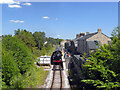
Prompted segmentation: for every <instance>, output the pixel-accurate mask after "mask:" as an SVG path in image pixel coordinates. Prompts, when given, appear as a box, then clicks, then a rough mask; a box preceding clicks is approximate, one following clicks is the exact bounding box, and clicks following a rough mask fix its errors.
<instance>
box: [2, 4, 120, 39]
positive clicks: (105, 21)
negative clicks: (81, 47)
mask: <svg viewBox="0 0 120 90" xmlns="http://www.w3.org/2000/svg"><path fill="white" fill-rule="evenodd" d="M13 5H14V4H9V5H8V4H3V5H2V34H3V35H5V34H12V35H14V30H17V29H18V28H20V29H26V30H28V31H30V32H35V31H42V32H43V31H44V32H45V33H46V36H47V37H50V36H51V37H54V38H57V37H58V38H63V39H74V38H75V35H76V34H78V33H80V32H90V33H93V32H96V31H97V29H98V28H101V29H102V32H103V33H104V34H106V35H108V36H110V35H111V33H112V30H113V29H114V27H116V26H117V25H118V3H117V2H101V3H100V2H59V3H58V2H45V3H44V2H30V3H28V4H25V3H23V2H21V3H16V4H15V5H16V6H13ZM13 7H14V8H13Z"/></svg>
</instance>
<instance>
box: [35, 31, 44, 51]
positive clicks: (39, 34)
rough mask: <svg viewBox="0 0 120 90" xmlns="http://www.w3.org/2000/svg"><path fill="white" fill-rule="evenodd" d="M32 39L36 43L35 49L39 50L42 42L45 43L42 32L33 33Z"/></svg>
mask: <svg viewBox="0 0 120 90" xmlns="http://www.w3.org/2000/svg"><path fill="white" fill-rule="evenodd" d="M33 37H34V38H35V41H36V43H37V45H36V46H37V47H38V48H39V49H40V50H41V49H42V47H43V45H44V42H45V33H44V32H35V33H33Z"/></svg>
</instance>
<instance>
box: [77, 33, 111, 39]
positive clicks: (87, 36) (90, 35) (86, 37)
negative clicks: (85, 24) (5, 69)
mask: <svg viewBox="0 0 120 90" xmlns="http://www.w3.org/2000/svg"><path fill="white" fill-rule="evenodd" d="M97 33H98V32H95V33H90V34H88V35H85V36H83V37H79V38H77V39H75V40H77V41H79V40H80V39H85V40H86V39H88V38H90V37H92V36H93V35H95V34H97ZM102 34H103V35H105V34H104V33H102ZM105 36H106V37H108V36H107V35H105ZM108 38H110V37H108Z"/></svg>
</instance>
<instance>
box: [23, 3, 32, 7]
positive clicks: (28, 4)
mask: <svg viewBox="0 0 120 90" xmlns="http://www.w3.org/2000/svg"><path fill="white" fill-rule="evenodd" d="M22 5H27V6H30V5H31V3H23V4H22Z"/></svg>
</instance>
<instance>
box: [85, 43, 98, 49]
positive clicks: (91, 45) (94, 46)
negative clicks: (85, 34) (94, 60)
mask: <svg viewBox="0 0 120 90" xmlns="http://www.w3.org/2000/svg"><path fill="white" fill-rule="evenodd" d="M87 44H88V47H89V49H91V50H94V49H97V48H98V46H97V45H96V44H95V42H94V41H87Z"/></svg>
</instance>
